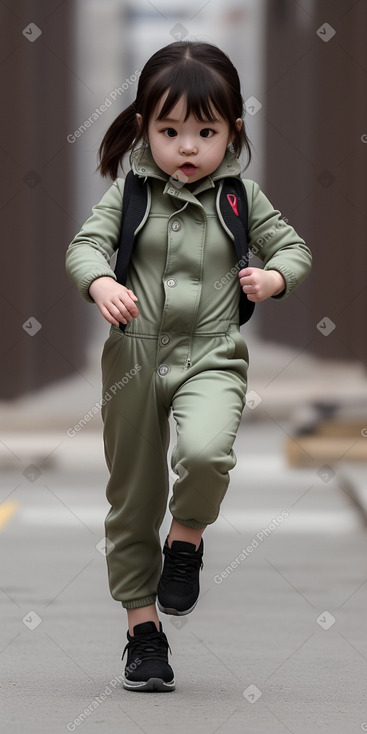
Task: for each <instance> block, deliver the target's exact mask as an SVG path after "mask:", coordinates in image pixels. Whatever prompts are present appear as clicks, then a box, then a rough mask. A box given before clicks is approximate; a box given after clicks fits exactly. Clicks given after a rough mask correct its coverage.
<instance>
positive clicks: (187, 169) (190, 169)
mask: <svg viewBox="0 0 367 734" xmlns="http://www.w3.org/2000/svg"><path fill="white" fill-rule="evenodd" d="M196 170H197V167H196V166H194V164H193V163H184V164H183V165H182V166H180V171H182V173H184V174H185V176H192V175H193V174H194V173H195V172H196Z"/></svg>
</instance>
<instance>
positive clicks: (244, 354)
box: [227, 330, 249, 365]
mask: <svg viewBox="0 0 367 734" xmlns="http://www.w3.org/2000/svg"><path fill="white" fill-rule="evenodd" d="M227 338H228V339H229V342H230V347H229V349H228V353H227V357H228V359H243V360H244V361H245V362H246V364H247V365H248V364H249V354H248V349H247V344H246V342H245V341H244V339H243V338H242V336H241V333H240V332H239V331H238V330H233V331H230V332H228V334H227Z"/></svg>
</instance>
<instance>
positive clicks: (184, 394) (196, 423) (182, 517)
mask: <svg viewBox="0 0 367 734" xmlns="http://www.w3.org/2000/svg"><path fill="white" fill-rule="evenodd" d="M217 341H218V340H216V343H217ZM227 342H228V343H229V344H230V346H229V348H228V349H226V350H224V351H223V348H222V346H221V347H220V348H218V349H217V353H215V351H214V352H213V350H212V349H211V345H210V343H208V345H207V351H208V355H210V362H209V357H208V359H207V361H208V367H209V369H205V361H206V358H205V357H204V358H203V359H202V363H201V366H200V369H199V365H198V366H197V371H196V373H195V374H193V376H192V377H190V378H189V379H188V380H186V381H185V382H184V383H182V384H181V385H180V386H179V388H178V389H177V391H176V393H175V395H174V397H173V400H172V410H173V416H174V418H175V421H176V429H177V444H176V446H175V447H174V449H173V452H172V456H171V467H172V469H173V470H174V471H175V472H176V473H178V475H179V478H178V479H177V480H176V482H175V484H174V486H173V495H172V497H171V500H170V503H169V509H170V511H171V513H172V515H173V517H175V518H176V520H178V522H180V523H181V524H183V525H186V526H188V527H193V528H204V527H206V525H208V524H210V523H213V522H214V521H215V520H216V518H217V517H218V514H219V510H220V505H221V502H222V500H223V497H224V495H225V493H226V491H227V488H228V484H229V471H230V470H231V469H233V467H234V466H235V465H236V462H237V458H236V455H235V453H234V451H233V448H232V446H233V443H234V440H235V438H236V434H237V430H238V427H239V424H240V421H241V416H242V412H243V408H244V405H245V395H246V388H247V366H248V352H247V347H246V344H245V342H244V341H243V340H242V337H241V335H240V334H239V332H237V333H235V334H234V337H233V334H232V338H231V337H229V338H228V339H227ZM213 354H214V359H213ZM215 363H217V369H215V368H213V367H214V365H215Z"/></svg>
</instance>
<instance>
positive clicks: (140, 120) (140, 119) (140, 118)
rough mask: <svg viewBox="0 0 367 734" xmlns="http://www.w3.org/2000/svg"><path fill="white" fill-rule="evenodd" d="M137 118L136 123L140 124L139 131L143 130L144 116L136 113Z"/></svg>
mask: <svg viewBox="0 0 367 734" xmlns="http://www.w3.org/2000/svg"><path fill="white" fill-rule="evenodd" d="M135 117H136V121H137V123H138V127H139V130H141V126H142V124H143V118H142V116H141V115H140V114H139V112H137V113H136V115H135Z"/></svg>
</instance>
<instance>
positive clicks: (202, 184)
mask: <svg viewBox="0 0 367 734" xmlns="http://www.w3.org/2000/svg"><path fill="white" fill-rule="evenodd" d="M130 160H131V168H132V171H133V173H135V174H137V175H138V176H140V177H142V178H147V177H152V178H157V179H160V180H161V181H165V182H166V185H165V187H164V189H163V194H167V193H168V194H172V193H173V191H174V193H175V195H176V196H177V195H178V194H180V195H181V196H182V194H183V193H185V194H186V196H187V195H189V196H188V197H187V198H191V196H192V197H195V196H196V195H197V194H200V193H201V192H202V191H205V190H206V189H209V188H214V187H215V181H217V180H218V179H221V178H225V177H227V176H236V177H238V176H240V175H241V165H240V163H239V161H238V159H237V158H236V156H235V155H234V153H232V151H231V150H229V149H227V151H226V153H225V156H224V158H223V160H222V162H221V163H220V165H219V166H218V168H216V170H215V171H213V173H211V174H210V175H209V176H205V177H204V178H202V179H200V180H199V181H197V186H196V187H195V188H193V189H188V188H186V186H180V188H179V189H178V188H174V187H173V183H172V180H170V177H169V176H168V174H167V173H165V172H164V171H162V169H161V168H159V166H157V164H156V162H155V160H154V158H153V156H152V152H151V150H150V147H149V145H144V146H140V147H139V148H135V149H134V150H133V151H132V153H131V159H130ZM190 195H191V196H190ZM186 196H185V198H186Z"/></svg>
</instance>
